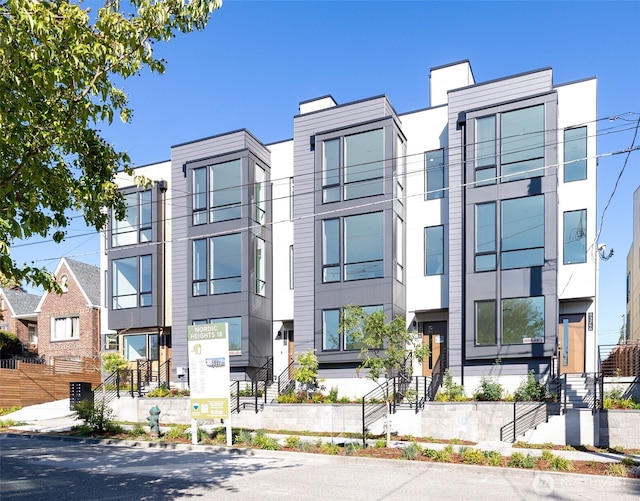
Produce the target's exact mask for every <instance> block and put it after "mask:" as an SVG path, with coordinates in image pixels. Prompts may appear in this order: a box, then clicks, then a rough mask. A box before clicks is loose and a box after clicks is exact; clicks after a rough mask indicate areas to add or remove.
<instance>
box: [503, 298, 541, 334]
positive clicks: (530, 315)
mask: <svg viewBox="0 0 640 501" xmlns="http://www.w3.org/2000/svg"><path fill="white" fill-rule="evenodd" d="M530 343H544V297H542V296H538V297H525V298H514V299H503V300H502V344H530Z"/></svg>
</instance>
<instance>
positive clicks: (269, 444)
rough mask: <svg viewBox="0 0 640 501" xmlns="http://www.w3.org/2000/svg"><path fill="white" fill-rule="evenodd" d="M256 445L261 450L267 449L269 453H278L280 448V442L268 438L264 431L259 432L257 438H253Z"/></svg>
mask: <svg viewBox="0 0 640 501" xmlns="http://www.w3.org/2000/svg"><path fill="white" fill-rule="evenodd" d="M253 442H254V445H255V446H256V447H258V448H259V449H265V450H268V451H277V450H278V449H279V448H280V446H279V445H278V441H277V440H276V439H275V438H273V437H270V436H268V435H267V434H266V433H265V432H264V430H258V431H257V432H256V435H255V437H254V438H253Z"/></svg>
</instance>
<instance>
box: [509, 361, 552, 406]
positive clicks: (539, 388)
mask: <svg viewBox="0 0 640 501" xmlns="http://www.w3.org/2000/svg"><path fill="white" fill-rule="evenodd" d="M546 396H547V387H546V386H545V384H544V383H543V382H542V381H537V380H536V376H535V371H534V370H533V369H531V370H530V371H529V373H528V374H527V377H526V378H525V379H524V380H523V381H522V382H521V383H520V385H519V386H518V389H516V392H515V394H514V397H515V399H516V401H518V402H524V401H531V402H542V401H543V400H545V399H546Z"/></svg>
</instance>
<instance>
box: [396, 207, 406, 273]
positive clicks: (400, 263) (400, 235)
mask: <svg viewBox="0 0 640 501" xmlns="http://www.w3.org/2000/svg"><path fill="white" fill-rule="evenodd" d="M397 221H398V224H397V227H396V279H397V280H398V282H404V222H403V221H402V219H400V218H397Z"/></svg>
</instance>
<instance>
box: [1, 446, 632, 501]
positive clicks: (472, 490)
mask: <svg viewBox="0 0 640 501" xmlns="http://www.w3.org/2000/svg"><path fill="white" fill-rule="evenodd" d="M0 479H1V482H0V498H1V499H2V500H3V501H6V500H15V499H25V500H26V499H47V500H70V499H73V500H116V499H117V500H134V499H135V500H152V499H153V500H158V499H188V498H199V499H203V500H210V499H211V500H217V499H239V500H240V499H241V500H243V501H244V500H247V501H252V500H261V501H264V500H283V499H286V500H288V501H292V500H324V499H327V500H329V499H330V500H334V501H338V500H367V501H373V500H396V499H397V500H405V501H406V500H412V499H429V500H458V499H473V500H487V501H488V500H491V501H495V500H496V499H508V500H527V501H529V500H549V499H556V500H563V501H564V500H598V501H606V500H616V501H623V500H627V499H629V500H631V499H634V500H636V499H639V498H640V480H634V479H622V478H614V477H602V476H592V475H575V474H568V473H549V472H540V471H538V472H536V471H530V470H514V469H506V468H491V467H475V466H467V465H451V464H434V463H425V462H414V461H401V460H380V459H369V458H355V457H345V456H326V455H314V454H303V453H292V452H281V451H263V450H245V449H227V448H221V447H202V446H199V447H195V448H194V447H191V446H185V445H175V444H174V445H172V444H168V446H167V447H159V446H158V444H156V446H155V447H149V446H148V444H147V443H139V444H137V445H131V444H130V445H117V444H115V443H114V444H109V443H107V442H104V441H96V440H86V441H84V442H81V441H77V440H70V439H55V438H53V439H52V438H43V437H37V438H29V437H25V436H19V435H6V436H0Z"/></svg>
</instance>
